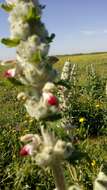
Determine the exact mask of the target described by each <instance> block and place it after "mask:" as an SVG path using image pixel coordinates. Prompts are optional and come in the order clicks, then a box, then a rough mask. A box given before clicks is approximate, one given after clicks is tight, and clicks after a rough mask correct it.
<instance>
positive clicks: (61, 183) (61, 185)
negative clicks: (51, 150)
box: [51, 161, 66, 190]
mask: <svg viewBox="0 0 107 190" xmlns="http://www.w3.org/2000/svg"><path fill="white" fill-rule="evenodd" d="M51 168H52V171H53V176H54V179H55V184H56V189H57V190H66V184H65V178H64V174H63V169H62V166H61V164H60V162H59V161H56V162H55V163H53V164H52V165H51Z"/></svg>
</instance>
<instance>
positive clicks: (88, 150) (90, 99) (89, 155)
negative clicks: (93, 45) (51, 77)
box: [0, 53, 107, 190]
mask: <svg viewBox="0 0 107 190" xmlns="http://www.w3.org/2000/svg"><path fill="white" fill-rule="evenodd" d="M58 57H59V62H58V63H57V64H56V65H55V67H56V68H57V69H58V70H59V72H60V71H61V68H62V66H63V64H64V62H65V61H66V60H70V61H71V62H72V63H75V64H76V65H77V66H76V68H77V69H76V74H75V76H76V83H75V85H70V84H69V85H70V89H69V91H70V90H71V92H73V90H74V89H75V95H74V94H72V93H71V96H70V99H69V106H68V107H67V109H65V110H62V117H63V118H64V119H66V118H67V116H69V118H71V117H72V118H73V123H72V122H71V124H72V125H74V126H75V125H76V126H77V127H74V128H72V127H71V129H70V130H69V131H67V130H66V126H65V128H63V127H58V126H60V125H61V122H62V119H63V118H61V119H58V120H56V121H53V122H52V123H50V122H49V121H47V127H48V129H49V130H53V131H55V133H56V135H57V136H59V137H60V138H62V139H66V140H68V141H72V142H73V144H74V146H75V149H76V153H75V154H74V156H73V157H71V158H70V159H69V164H68V163H66V165H64V169H65V176H66V179H67V180H68V183H69V184H72V183H79V184H80V185H82V186H83V187H84V189H86V190H89V189H91V188H92V181H93V180H94V179H95V177H96V175H97V173H98V171H99V167H100V165H101V164H102V163H103V162H104V161H106V160H107V136H106V135H107V95H106V89H105V85H106V83H107V53H99V54H87V55H73V56H70V55H69V56H68V55H66V56H58ZM91 65H93V68H94V69H95V71H96V73H94V74H92V72H91V71H90V68H91ZM5 69H6V68H5V67H2V66H1V67H0V153H1V155H0V188H1V189H2V190H9V189H13V190H14V189H15V190H22V189H23V190H24V189H36V190H39V189H40V190H45V189H47V190H50V189H53V188H54V182H53V178H52V173H51V171H50V170H49V169H47V170H43V169H41V168H39V167H38V166H36V165H35V164H34V163H32V162H31V159H30V158H27V159H26V158H25V159H23V158H21V157H20V155H19V151H20V147H21V143H20V141H19V137H20V136H21V135H22V134H25V133H29V132H30V133H31V132H33V133H37V132H39V125H40V124H39V123H38V122H36V121H35V120H34V119H32V118H30V117H29V115H28V114H27V113H26V110H25V108H24V107H23V106H22V103H19V102H18V101H17V94H18V92H20V90H21V89H22V88H23V86H20V85H17V87H16V86H14V84H12V83H11V82H10V81H9V80H6V79H5V77H4V76H3V73H4V70H5ZM66 82H68V81H66ZM81 119H83V120H81Z"/></svg>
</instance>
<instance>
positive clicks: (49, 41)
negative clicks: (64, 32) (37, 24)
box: [46, 33, 55, 43]
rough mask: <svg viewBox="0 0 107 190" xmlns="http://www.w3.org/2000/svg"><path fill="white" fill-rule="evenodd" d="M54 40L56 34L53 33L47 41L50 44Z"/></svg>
mask: <svg viewBox="0 0 107 190" xmlns="http://www.w3.org/2000/svg"><path fill="white" fill-rule="evenodd" d="M54 38H55V34H54V33H52V34H51V35H50V36H48V37H47V38H46V40H47V42H48V43H51V42H52V41H53V39H54Z"/></svg>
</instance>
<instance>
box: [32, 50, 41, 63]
mask: <svg viewBox="0 0 107 190" xmlns="http://www.w3.org/2000/svg"><path fill="white" fill-rule="evenodd" d="M31 61H33V62H40V61H41V54H40V51H37V52H36V53H34V54H33V56H32V58H31Z"/></svg>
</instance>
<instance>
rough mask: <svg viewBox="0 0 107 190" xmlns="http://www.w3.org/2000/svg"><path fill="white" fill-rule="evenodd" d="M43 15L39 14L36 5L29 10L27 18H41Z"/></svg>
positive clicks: (27, 19)
mask: <svg viewBox="0 0 107 190" xmlns="http://www.w3.org/2000/svg"><path fill="white" fill-rule="evenodd" d="M40 18H41V16H40V15H38V14H37V10H36V8H35V7H31V8H30V10H29V13H28V15H27V17H26V18H25V20H26V21H30V20H36V21H38V20H40Z"/></svg>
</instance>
